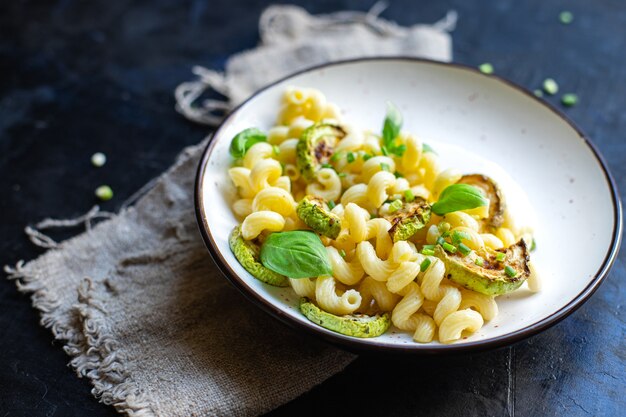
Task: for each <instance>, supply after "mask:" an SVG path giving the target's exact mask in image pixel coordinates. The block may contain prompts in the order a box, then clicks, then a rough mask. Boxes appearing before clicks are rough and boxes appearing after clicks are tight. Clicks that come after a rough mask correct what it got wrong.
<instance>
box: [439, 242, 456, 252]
mask: <svg viewBox="0 0 626 417" xmlns="http://www.w3.org/2000/svg"><path fill="white" fill-rule="evenodd" d="M441 246H443V249H444V250H447V251H448V252H450V253H455V252H456V248H455V247H454V246H452V245H451V244H449V243H448V242H444V243H443V245H441Z"/></svg>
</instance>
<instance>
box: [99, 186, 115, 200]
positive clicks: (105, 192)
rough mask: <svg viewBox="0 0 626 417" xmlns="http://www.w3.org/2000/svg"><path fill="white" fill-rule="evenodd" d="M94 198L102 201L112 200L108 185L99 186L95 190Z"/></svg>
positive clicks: (111, 192)
mask: <svg viewBox="0 0 626 417" xmlns="http://www.w3.org/2000/svg"><path fill="white" fill-rule="evenodd" d="M95 194H96V197H98V198H99V199H100V200H102V201H109V200H110V199H112V198H113V190H112V189H111V187H109V186H108V185H101V186H100V187H98V188H96V192H95Z"/></svg>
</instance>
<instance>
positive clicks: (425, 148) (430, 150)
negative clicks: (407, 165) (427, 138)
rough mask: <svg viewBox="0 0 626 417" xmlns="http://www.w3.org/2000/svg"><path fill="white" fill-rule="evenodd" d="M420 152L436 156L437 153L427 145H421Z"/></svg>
mask: <svg viewBox="0 0 626 417" xmlns="http://www.w3.org/2000/svg"><path fill="white" fill-rule="evenodd" d="M422 152H424V153H428V152H432V153H434V154H435V155H437V152H436V151H435V150H434V149H433V148H432V147H431V146H430V145H429V144H428V143H422Z"/></svg>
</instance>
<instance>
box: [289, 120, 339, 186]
mask: <svg viewBox="0 0 626 417" xmlns="http://www.w3.org/2000/svg"><path fill="white" fill-rule="evenodd" d="M345 135H346V132H345V131H344V130H343V129H342V128H341V127H339V126H337V125H333V124H328V123H318V124H315V125H313V126H311V127H309V128H307V129H306V130H305V131H304V132H302V136H301V137H300V141H299V142H298V146H297V147H296V164H297V166H298V169H299V170H300V173H301V175H302V178H304V179H305V181H307V182H312V181H313V180H315V172H316V171H317V170H318V169H320V166H321V165H322V164H327V163H329V161H330V157H331V156H332V155H333V152H334V151H333V150H334V147H335V146H336V144H337V140H339V139H342V138H343V137H344V136H345Z"/></svg>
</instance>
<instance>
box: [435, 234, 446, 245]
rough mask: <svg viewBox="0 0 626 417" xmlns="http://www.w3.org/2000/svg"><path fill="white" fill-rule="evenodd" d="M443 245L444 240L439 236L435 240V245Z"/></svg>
mask: <svg viewBox="0 0 626 417" xmlns="http://www.w3.org/2000/svg"><path fill="white" fill-rule="evenodd" d="M444 243H446V241H445V239H444V238H443V237H441V236H439V237H438V238H437V244H438V245H443V244H444Z"/></svg>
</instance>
